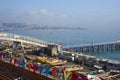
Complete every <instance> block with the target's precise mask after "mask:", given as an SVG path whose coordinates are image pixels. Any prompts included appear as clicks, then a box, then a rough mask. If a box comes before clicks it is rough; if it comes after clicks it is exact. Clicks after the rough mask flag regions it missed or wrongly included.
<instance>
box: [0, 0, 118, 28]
mask: <svg viewBox="0 0 120 80" xmlns="http://www.w3.org/2000/svg"><path fill="white" fill-rule="evenodd" d="M0 22H22V23H28V24H41V25H57V26H61V25H62V26H81V27H85V28H108V27H109V28H119V27H120V0H0Z"/></svg>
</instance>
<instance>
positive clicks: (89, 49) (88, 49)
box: [63, 41, 120, 54]
mask: <svg viewBox="0 0 120 80" xmlns="http://www.w3.org/2000/svg"><path fill="white" fill-rule="evenodd" d="M63 50H64V51H70V52H78V53H86V54H88V53H94V52H104V51H107V52H108V51H113V50H120V41H115V42H105V43H92V44H84V45H80V46H73V47H66V48H63Z"/></svg>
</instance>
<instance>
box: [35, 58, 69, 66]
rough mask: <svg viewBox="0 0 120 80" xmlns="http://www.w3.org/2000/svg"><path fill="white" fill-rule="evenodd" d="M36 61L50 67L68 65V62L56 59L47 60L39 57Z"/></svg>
mask: <svg viewBox="0 0 120 80" xmlns="http://www.w3.org/2000/svg"><path fill="white" fill-rule="evenodd" d="M36 61H38V62H39V63H43V64H47V65H50V66H57V65H63V64H66V63H67V60H64V61H63V60H59V59H55V58H47V57H37V58H36Z"/></svg>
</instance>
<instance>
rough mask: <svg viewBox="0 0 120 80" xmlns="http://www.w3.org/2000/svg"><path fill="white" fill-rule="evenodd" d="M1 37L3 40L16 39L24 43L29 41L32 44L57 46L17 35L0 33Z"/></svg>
mask: <svg viewBox="0 0 120 80" xmlns="http://www.w3.org/2000/svg"><path fill="white" fill-rule="evenodd" d="M0 37H2V38H11V39H15V40H19V41H20V40H22V41H27V42H30V43H32V44H34V43H36V44H38V45H45V46H48V45H55V44H54V43H48V42H45V41H42V40H38V39H34V38H30V37H27V36H22V35H16V34H11V33H0Z"/></svg>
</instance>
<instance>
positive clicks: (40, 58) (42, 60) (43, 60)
mask: <svg viewBox="0 0 120 80" xmlns="http://www.w3.org/2000/svg"><path fill="white" fill-rule="evenodd" d="M46 60H47V57H36V61H37V62H39V63H46Z"/></svg>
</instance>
